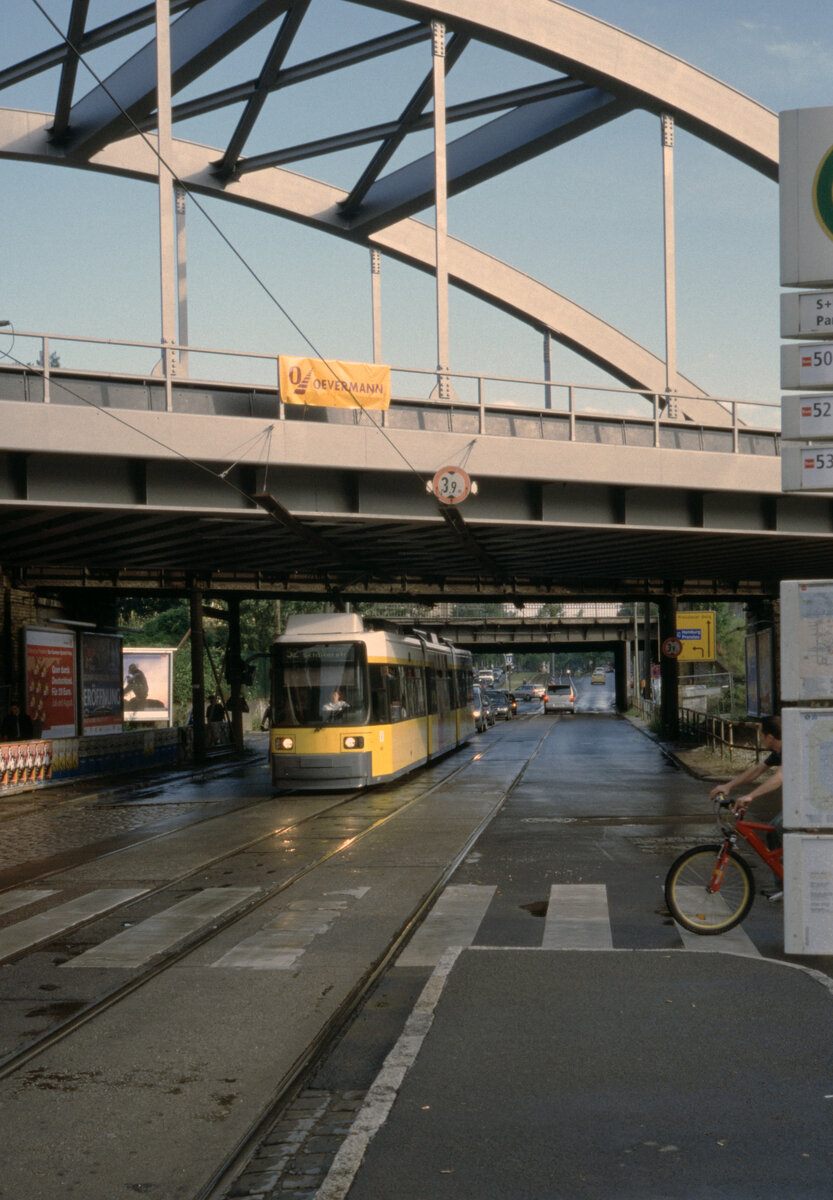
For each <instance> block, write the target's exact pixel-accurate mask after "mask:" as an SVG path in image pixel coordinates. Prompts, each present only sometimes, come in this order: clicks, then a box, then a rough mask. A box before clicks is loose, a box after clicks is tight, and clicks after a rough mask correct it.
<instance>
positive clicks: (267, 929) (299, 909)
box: [211, 888, 370, 971]
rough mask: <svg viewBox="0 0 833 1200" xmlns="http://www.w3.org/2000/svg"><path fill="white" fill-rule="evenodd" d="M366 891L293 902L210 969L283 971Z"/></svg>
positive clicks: (359, 890)
mask: <svg viewBox="0 0 833 1200" xmlns="http://www.w3.org/2000/svg"><path fill="white" fill-rule="evenodd" d="M369 890H370V889H369V888H353V889H350V890H347V891H343V892H328V893H327V895H326V896H324V897H322V898H321V899H318V900H293V901H292V902H291V903H290V904H288V905H287V907H286V908H285V909H284V910H283V912H281V913H280V915H279V916H277V917H275V919H274V920H272V921H269V922H268V923H267V924H266V925H264V926H263V928H262V929H259V930H258V932H257V933H255V934H252V936H251V937H249V938H246V939H245V940H244V941H242V942H240V943H239V945H237V946H233V947H232V949H231V950H229V951H228V952H227V953H226V954H224V955H223V956H222V958H218V959H217V961H216V962H214V963H212V964H211V965H212V967H248V968H249V969H250V970H255V971H286V970H289V968H290V967H293V966H294V965H295V963H296V961H297V960H298V959H299V958H300V956H301V955H302V954H303V953H304V951H305V950H306V949H307V947H308V946H310V945H311V943H312V942H313V940H314V939H315V938H316V937H318V936H320V935H321V934H323V933H326V932H327V930H328V929H329V928H330V926H331V925H332V924H333V922H334V921H336V920H337V919H338V918H339V917H340V916H341V915H342V914H343V913H344V912H345V910H346V909H347V908H348V907H349V906H350V905H351V903H353V902H355V901H356V900H359V899H361V897H362V896H363V895H365V894H366V893H367V892H368V891H369Z"/></svg>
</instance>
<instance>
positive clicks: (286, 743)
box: [278, 737, 295, 750]
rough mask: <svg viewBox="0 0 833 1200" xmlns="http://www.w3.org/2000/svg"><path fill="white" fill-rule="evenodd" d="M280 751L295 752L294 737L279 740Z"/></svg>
mask: <svg viewBox="0 0 833 1200" xmlns="http://www.w3.org/2000/svg"><path fill="white" fill-rule="evenodd" d="M278 749H279V750H294V749H295V738H294V737H282V738H278Z"/></svg>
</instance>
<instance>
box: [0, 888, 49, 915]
mask: <svg viewBox="0 0 833 1200" xmlns="http://www.w3.org/2000/svg"><path fill="white" fill-rule="evenodd" d="M54 895H55V889H54V888H50V889H49V890H48V891H36V890H35V888H14V889H13V890H12V891H11V892H4V893H3V895H2V896H0V916H2V915H3V913H7V912H12V910H13V909H15V908H23V907H24V905H26V904H35V903H36V902H37V901H38V900H45V899H46V897H47V896H54Z"/></svg>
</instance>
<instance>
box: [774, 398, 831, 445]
mask: <svg viewBox="0 0 833 1200" xmlns="http://www.w3.org/2000/svg"><path fill="white" fill-rule="evenodd" d="M781 434H782V436H783V437H785V438H793V439H796V438H798V439H803V438H808V439H812V438H832V439H833V396H782V397H781Z"/></svg>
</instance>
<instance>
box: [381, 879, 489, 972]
mask: <svg viewBox="0 0 833 1200" xmlns="http://www.w3.org/2000/svg"><path fill="white" fill-rule="evenodd" d="M496 891H497V888H496V887H491V886H490V887H487V886H485V885H480V884H475V883H472V884H462V885H460V886H454V887H447V888H446V889H445V891H444V892H443V893H442V894H441V895H440V898H439V899H438V900H437V903H436V904H435V905H434V907H433V908H432V910H431V912H430V913H429V914H428V916H427V917H426V919H425V921H424V922H423V924H422V925H421V926H420V927H419V929H418V930H417V931H416V933H415V934H414V936H413V937H412V938H411V940H410V942H409V943H408V945H407V946H406V947H405V949H404V950H403V951H402V953H401V954H400V956H399V958H398V959H397V960H396V965H397V967H433V966H434V965H435V964H436V963H438V962H439V961H440V958H441V957H442V955H443V954H444V953H445V951H446V950H447V949H448V947H449V946H470V945H471V944H472V942H473V941H474V939H475V937H476V935H477V931H478V929H479V928H480V922H481V921H482V920H483V917H484V916H485V915H486V909H487V908H488V907H489V905H490V904H491V902H492V897H493V896H494V894H495V892H496Z"/></svg>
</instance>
